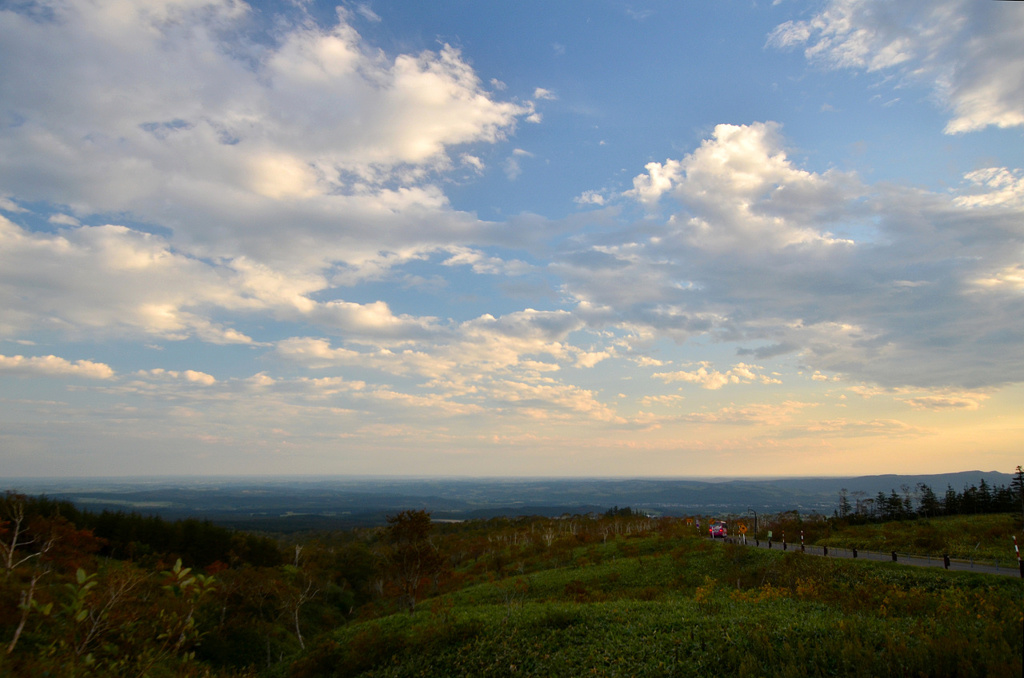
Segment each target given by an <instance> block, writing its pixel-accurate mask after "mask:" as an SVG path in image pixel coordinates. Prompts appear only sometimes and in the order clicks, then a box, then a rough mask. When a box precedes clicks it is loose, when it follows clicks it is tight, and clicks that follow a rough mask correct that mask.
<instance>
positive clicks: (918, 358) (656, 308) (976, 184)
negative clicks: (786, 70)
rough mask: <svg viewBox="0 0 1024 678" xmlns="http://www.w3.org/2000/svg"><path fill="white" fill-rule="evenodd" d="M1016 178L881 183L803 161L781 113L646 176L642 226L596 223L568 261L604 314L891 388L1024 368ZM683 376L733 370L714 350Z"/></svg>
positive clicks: (984, 379) (592, 306) (1021, 372)
mask: <svg viewBox="0 0 1024 678" xmlns="http://www.w3.org/2000/svg"><path fill="white" fill-rule="evenodd" d="M1016 181H1017V173H1016V170H1012V171H1011V170H1006V171H1005V172H1003V171H1000V170H986V171H981V172H978V173H972V174H971V175H969V177H968V179H967V180H966V181H965V183H964V185H963V186H962V187H961V188H960V189H959V190H957V191H954V192H951V193H932V192H928V191H922V190H918V189H912V188H905V187H900V186H894V185H878V186H869V185H865V184H864V183H863V182H862V181H861V180H860V179H859V178H858V177H856V176H855V175H852V174H849V173H843V172H837V171H834V170H833V171H828V172H823V173H814V172H809V171H807V170H804V169H801V168H800V167H799V166H797V165H796V164H795V163H794V162H793V161H792V160H791V159H790V158H789V157H788V155H787V154H786V152H785V146H784V139H783V137H782V135H781V129H780V128H779V126H778V125H775V124H772V123H754V124H750V125H742V126H736V125H719V126H717V127H716V128H715V130H714V133H713V135H712V137H711V138H709V139H707V140H706V141H704V142H703V143H701V144H700V146H699V148H697V149H696V150H695V151H694V152H692V153H690V154H688V155H686V156H684V157H683V158H682V159H678V160H676V159H669V160H667V161H665V162H664V163H652V164H650V165H648V166H647V171H646V172H645V173H644V174H642V175H639V176H638V177H637V178H636V179H635V180H634V184H633V189H631V190H630V191H628V192H627V193H626V194H625V196H626V197H627V198H630V199H632V200H635V201H636V202H637V203H638V204H640V205H643V206H645V208H646V209H647V210H648V211H649V212H653V214H652V215H650V216H649V217H648V218H647V219H645V220H644V221H643V222H642V228H640V227H638V228H635V229H629V230H623V231H621V232H619V233H615V234H611V235H609V234H602V235H601V236H600V237H599V238H597V237H595V238H593V239H587V238H578V239H577V240H576V242H575V243H573V246H571V247H566V248H565V250H564V251H563V252H562V253H561V254H560V256H559V257H558V260H557V261H556V262H555V263H554V264H553V265H552V269H553V270H555V271H557V272H558V273H559V274H560V275H562V277H563V278H564V279H565V280H566V285H565V289H566V291H567V292H569V293H571V294H572V295H573V297H574V298H575V299H576V300H577V302H578V307H577V310H576V313H577V314H578V315H579V316H580V317H582V318H585V319H586V320H587V321H588V323H590V324H591V325H592V326H606V325H608V324H616V323H619V324H621V326H622V327H630V328H636V329H637V331H641V332H650V333H653V334H654V335H656V336H663V337H664V336H668V337H672V338H673V339H676V340H677V341H687V340H689V339H692V338H694V337H699V336H704V337H712V338H714V339H715V340H717V341H722V342H726V341H728V342H737V343H739V344H740V345H741V346H742V344H744V343H754V342H757V343H760V344H762V346H761V348H756V349H747V348H740V349H739V353H740V355H753V356H755V357H758V358H759V359H766V358H769V357H772V356H776V355H785V354H792V355H793V356H794V357H796V358H797V359H799V360H800V361H801V363H802V364H803V365H805V366H807V367H808V368H809V369H810V371H811V372H812V373H813V372H814V371H815V370H817V371H819V372H820V373H823V374H842V375H845V376H849V377H852V378H854V379H861V380H866V381H875V382H878V383H881V384H885V385H889V386H900V385H915V386H929V387H933V386H960V387H967V388H977V387H980V386H984V385H997V384H1005V383H1010V382H1015V381H1019V380H1021V379H1024V355H1022V354H1021V353H1020V351H1019V350H1017V347H1019V346H1020V345H1021V344H1022V343H1024V323H1022V321H1021V320H1020V318H1022V317H1024V297H1021V295H1020V294H1019V289H1020V286H1019V284H1018V279H1019V273H1020V268H1019V267H1020V266H1021V265H1022V262H1021V259H1020V252H1021V251H1022V247H1024V233H1022V232H1021V231H1020V228H1019V223H1020V221H1019V220H1020V218H1021V208H1020V207H1019V206H1018V205H1017V203H1016V202H1015V200H1016V197H1015V191H1016V190H1017V189H1016ZM983 195H984V196H988V197H984V198H982V197H979V196H983ZM965 198H969V199H965ZM665 211H668V212H669V214H668V216H667V217H660V220H659V217H658V216H657V215H658V213H663V212H665ZM762 342H763V343H762ZM996 356H999V358H998V359H997V358H996ZM702 369H703V372H702V371H701V370H702ZM663 374H666V375H667V374H670V373H668V372H665V373H663ZM674 378H676V379H677V380H685V381H689V382H692V383H698V384H702V385H705V386H718V387H721V386H722V385H724V384H725V383H728V377H727V375H726V374H725V373H722V372H717V371H715V370H713V369H712V368H710V367H709V366H708V367H698V368H697V369H695V370H683V371H682V372H680V373H679V374H678V375H676V376H675V377H674Z"/></svg>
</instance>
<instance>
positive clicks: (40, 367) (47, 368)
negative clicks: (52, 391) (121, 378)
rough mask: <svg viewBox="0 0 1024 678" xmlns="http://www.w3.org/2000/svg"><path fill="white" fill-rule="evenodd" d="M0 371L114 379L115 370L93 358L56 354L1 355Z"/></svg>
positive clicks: (22, 374) (21, 374)
mask: <svg viewBox="0 0 1024 678" xmlns="http://www.w3.org/2000/svg"><path fill="white" fill-rule="evenodd" d="M0 372H6V373H8V374H15V375H18V376H26V377H28V376H46V377H82V378H85V379H112V378H114V370H113V369H111V367H110V366H109V365H105V364H103V363H97V362H93V361H91V360H75V361H74V362H72V361H69V360H67V359H65V358H61V357H58V356H55V355H47V356H36V357H25V356H21V355H14V356H5V355H0Z"/></svg>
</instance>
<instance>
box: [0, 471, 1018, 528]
mask: <svg viewBox="0 0 1024 678" xmlns="http://www.w3.org/2000/svg"><path fill="white" fill-rule="evenodd" d="M1011 478H1012V476H1010V475H1009V474H1006V473H999V472H996V471H988V472H982V471H963V472H959V473H942V474H935V475H877V476H858V477H847V478H771V479H763V478H757V479H681V478H394V477H372V478H371V477H356V478H353V477H322V478H316V477H289V478H252V477H249V478H245V477H238V478H228V477H219V478H95V479H94V478H77V479H67V478H65V479H39V478H35V479H10V480H7V481H3V480H0V484H2V485H6V486H7V488H8V489H12V490H17V491H19V492H24V493H27V494H46V495H48V496H50V497H53V498H59V499H67V500H70V501H72V502H74V503H75V504H76V505H78V506H80V507H81V508H85V509H90V510H93V511H102V510H105V509H108V510H115V511H116V510H123V511H136V512H139V513H143V514H158V515H160V516H162V517H165V518H171V519H174V518H185V517H200V518H206V519H209V520H212V521H214V522H218V523H222V524H228V525H232V526H235V527H242V528H250V529H268V530H280V531H293V530H297V529H327V528H337V529H343V528H348V527H354V526H363V525H377V524H382V523H383V521H384V517H385V516H387V515H389V514H394V513H397V512H398V511H401V510H404V509H408V508H413V509H426V510H428V511H430V512H431V513H432V515H433V517H434V518H435V519H439V520H444V519H447V520H467V519H473V518H491V517H496V516H510V517H514V516H518V515H546V516H557V515H562V514H564V513H588V512H591V511H598V512H603V511H606V510H608V509H609V508H611V507H613V506H619V507H626V506H629V507H631V508H633V509H637V510H644V511H648V512H650V513H652V514H654V515H669V516H672V515H691V514H716V515H728V514H739V513H746V512H747V510H748V509H751V510H754V511H757V512H759V513H776V512H780V511H790V510H796V511H800V512H801V513H806V514H809V513H821V514H825V515H831V514H832V512H833V511H834V510H835V509H836V507H837V506H838V502H839V492H840V490H841V489H843V488H845V489H846V490H847V491H848V492H849V493H850V494H851V495H852V494H853V493H861V492H863V493H864V496H866V497H874V496H876V495H877V494H878V493H879V492H883V493H885V494H886V495H888V494H889V493H890V492H892V491H894V490H895V491H896V492H897V493H898V494H900V495H902V494H903V493H904V492H903V488H904V487H906V488H909V491H910V492H911V493H912V494H916V492H917V487H918V485H919V484H921V483H924V484H926V485H928V486H929V487H931V488H932V489H933V490H934V491H935V492H936V494H938V495H940V496H941V495H942V494H943V493H944V492H945V490H946V487H947V486H950V487H952V488H953V489H955V490H957V491H958V492H961V491H963V490H964V489H965V488H967V487H970V486H971V485H975V486H976V485H978V484H979V483H980V482H981V480H982V479H984V480H985V482H986V483H988V484H989V485H990V486H999V485H1008V484H1009V483H1010V480H1011Z"/></svg>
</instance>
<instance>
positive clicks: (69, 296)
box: [0, 0, 1024, 476]
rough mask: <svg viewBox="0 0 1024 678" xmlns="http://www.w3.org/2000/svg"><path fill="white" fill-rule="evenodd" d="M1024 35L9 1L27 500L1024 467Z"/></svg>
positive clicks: (20, 457)
mask: <svg viewBox="0 0 1024 678" xmlns="http://www.w3.org/2000/svg"><path fill="white" fill-rule="evenodd" d="M1022 32H1024V8H1022V7H1021V6H1019V3H1012V2H968V1H967V0H940V1H938V2H936V1H929V2H925V1H923V0H908V1H906V2H901V3H890V2H881V1H878V0H831V1H825V2H796V1H791V0H776V1H775V2H750V1H749V0H748V1H747V2H738V1H737V2H732V1H728V0H727V1H723V2H714V3H677V2H647V3H644V2H633V3H623V2H587V3H553V4H552V3H540V2H517V3H513V4H511V5H506V4H499V3H481V2H468V1H459V2H455V1H449V2H434V3H403V2H367V3H347V4H342V5H340V6H339V5H335V4H333V3H319V2H298V1H296V2H280V3H277V2H265V3H254V4H246V3H244V2H240V1H229V0H173V1H172V0H158V1H152V0H150V1H148V2H145V3H140V2H131V1H127V0H120V1H114V0H110V1H100V2H89V1H86V0H45V1H40V2H13V3H12V2H7V3H0V63H3V64H4V68H3V69H0V404H2V407H0V463H2V467H3V469H4V470H3V474H4V475H6V476H46V475H52V476H68V475H153V474H183V473H184V474H195V475H217V474H268V475H269V474H275V475H276V474H288V473H300V474H311V473H312V474H315V473H323V474H400V475H478V476H479V475H552V476H557V475H618V476H622V475H625V476H686V475H689V476H757V475H812V474H813V475H858V474H869V473H898V472H912V473H928V472H946V471H956V470H964V469H968V468H981V469H983V470H1001V471H1008V470H1012V469H1013V468H1014V467H1015V466H1016V465H1017V464H1018V463H1021V459H1020V458H1019V455H1020V443H1021V441H1022V440H1024V416H1022V415H1021V412H1022V407H1021V405H1022V403H1024V388H1022V382H1024V308H1022V307H1024V225H1022V224H1024V218H1022V217H1024V169H1022V168H1024V157H1022V155H1024V154H1022V150H1024V144H1022V141H1024V139H1022V135H1024V47H1022V46H1021V43H1020V40H1019V36H1020V35H1021V34H1022Z"/></svg>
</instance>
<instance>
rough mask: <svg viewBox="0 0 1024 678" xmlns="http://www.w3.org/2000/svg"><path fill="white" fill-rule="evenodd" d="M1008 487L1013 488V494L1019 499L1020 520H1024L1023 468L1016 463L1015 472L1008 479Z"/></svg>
mask: <svg viewBox="0 0 1024 678" xmlns="http://www.w3.org/2000/svg"><path fill="white" fill-rule="evenodd" d="M1010 488H1011V489H1012V490H1013V494H1014V495H1016V496H1017V497H1018V498H1019V499H1020V514H1021V520H1024V469H1022V468H1021V467H1020V465H1019V464H1018V465H1017V472H1016V473H1014V474H1013V480H1011V481H1010Z"/></svg>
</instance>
